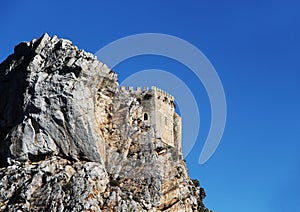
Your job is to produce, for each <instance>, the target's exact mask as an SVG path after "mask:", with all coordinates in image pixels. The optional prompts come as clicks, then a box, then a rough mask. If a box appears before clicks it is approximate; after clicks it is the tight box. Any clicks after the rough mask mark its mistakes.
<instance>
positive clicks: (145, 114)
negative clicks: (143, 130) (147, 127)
mask: <svg viewBox="0 0 300 212" xmlns="http://www.w3.org/2000/svg"><path fill="white" fill-rule="evenodd" d="M148 119H149V116H148V114H147V113H144V121H147V120H148Z"/></svg>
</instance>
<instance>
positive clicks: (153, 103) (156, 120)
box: [120, 86, 182, 152]
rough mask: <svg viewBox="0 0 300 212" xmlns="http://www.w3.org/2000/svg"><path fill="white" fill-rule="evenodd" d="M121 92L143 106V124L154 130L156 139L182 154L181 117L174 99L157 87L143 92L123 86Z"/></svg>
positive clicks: (138, 88)
mask: <svg viewBox="0 0 300 212" xmlns="http://www.w3.org/2000/svg"><path fill="white" fill-rule="evenodd" d="M120 90H121V91H126V90H127V91H128V92H129V93H131V94H132V95H133V96H134V97H135V98H136V99H137V100H138V101H139V103H140V104H141V105H142V106H143V111H142V121H143V124H144V125H146V126H149V127H152V128H153V129H154V132H155V138H156V139H161V140H162V141H163V142H164V143H166V144H167V145H169V146H172V147H175V148H176V149H178V150H179V151H180V152H181V136H182V135H181V131H182V129H181V117H180V116H179V115H178V114H177V113H176V112H175V103H174V97H173V96H171V95H170V94H168V93H166V92H165V91H163V90H161V89H159V88H157V87H155V86H152V87H151V89H149V88H148V87H145V88H144V89H143V90H142V89H141V88H140V87H137V88H136V89H135V90H134V89H133V87H128V88H125V87H123V86H121V87H120Z"/></svg>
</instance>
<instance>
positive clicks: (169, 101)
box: [152, 87, 175, 146]
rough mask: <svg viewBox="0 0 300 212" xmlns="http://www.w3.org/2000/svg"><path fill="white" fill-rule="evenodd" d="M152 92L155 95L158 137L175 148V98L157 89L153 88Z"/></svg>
mask: <svg viewBox="0 0 300 212" xmlns="http://www.w3.org/2000/svg"><path fill="white" fill-rule="evenodd" d="M152 90H153V91H154V94H155V108H154V110H155V112H156V125H155V126H156V137H157V138H161V139H162V141H163V142H165V143H167V144H168V145H170V146H174V132H173V124H174V119H173V114H174V112H175V110H174V104H173V102H174V97H173V96H171V95H169V94H167V93H166V92H164V91H163V90H161V89H159V88H156V87H152Z"/></svg>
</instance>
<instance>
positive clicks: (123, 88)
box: [118, 86, 149, 92]
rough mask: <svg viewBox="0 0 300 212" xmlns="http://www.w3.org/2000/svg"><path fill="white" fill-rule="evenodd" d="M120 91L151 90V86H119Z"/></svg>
mask: <svg viewBox="0 0 300 212" xmlns="http://www.w3.org/2000/svg"><path fill="white" fill-rule="evenodd" d="M118 90H119V91H128V92H142V91H149V87H147V86H146V87H144V88H143V89H142V88H141V87H136V88H135V89H134V88H133V86H128V87H125V86H120V87H119V88H118Z"/></svg>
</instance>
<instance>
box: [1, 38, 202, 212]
mask: <svg viewBox="0 0 300 212" xmlns="http://www.w3.org/2000/svg"><path fill="white" fill-rule="evenodd" d="M0 91H1V92H0V167H1V168H0V210H6V211H17V210H21V211H36V210H37V211H39V210H43V211H82V210H91V211H207V209H205V207H204V205H203V203H202V199H203V198H204V196H205V195H203V194H204V191H203V189H200V187H199V186H198V185H195V184H194V183H193V182H192V181H191V179H190V178H189V176H188V173H187V168H186V165H185V162H184V161H183V159H182V154H181V152H180V151H178V149H176V148H174V147H172V146H169V145H167V144H165V143H164V142H163V141H162V140H160V139H158V138H157V137H156V136H155V131H154V129H153V127H149V126H146V125H144V124H143V122H142V121H141V119H142V112H141V111H142V105H141V104H140V103H139V101H138V99H137V98H136V97H135V96H134V95H132V94H131V93H130V92H129V91H126V90H119V89H118V82H117V75H116V74H115V73H114V72H113V71H111V70H110V69H109V68H108V67H107V66H106V65H105V64H103V63H101V62H100V61H98V60H97V59H96V57H95V56H94V55H92V54H90V53H87V52H85V51H83V50H79V49H78V48H77V47H76V46H74V45H73V44H72V43H71V42H70V41H68V40H64V39H58V38H57V37H56V36H54V37H49V36H48V35H47V34H45V35H43V36H42V37H41V38H39V39H37V40H33V41H31V42H23V43H21V44H19V45H17V46H16V47H15V49H14V54H12V55H10V56H9V57H8V58H7V59H6V60H5V61H4V62H2V63H1V64H0ZM140 95H141V98H143V95H146V94H143V93H141V94H140Z"/></svg>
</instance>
